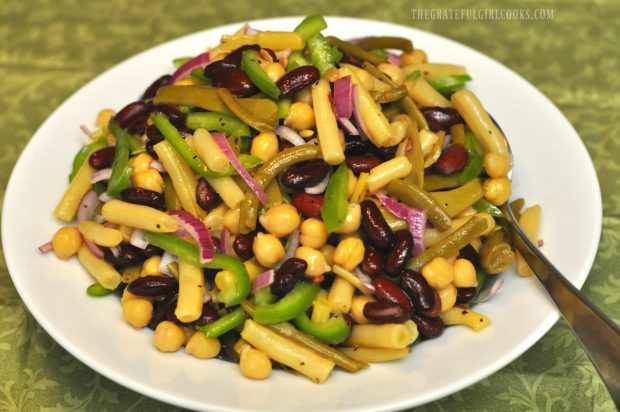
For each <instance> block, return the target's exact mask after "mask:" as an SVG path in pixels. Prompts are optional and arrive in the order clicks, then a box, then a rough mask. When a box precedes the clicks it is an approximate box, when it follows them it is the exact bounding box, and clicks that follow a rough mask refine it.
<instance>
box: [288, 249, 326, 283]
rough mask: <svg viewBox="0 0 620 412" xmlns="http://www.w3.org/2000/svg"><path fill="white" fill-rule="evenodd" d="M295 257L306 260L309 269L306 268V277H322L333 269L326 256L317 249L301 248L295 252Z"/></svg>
mask: <svg viewBox="0 0 620 412" xmlns="http://www.w3.org/2000/svg"><path fill="white" fill-rule="evenodd" d="M295 257H296V258H299V259H301V260H304V261H305V262H306V264H307V265H308V267H307V268H306V275H308V276H321V275H322V274H323V273H325V272H328V271H329V270H331V267H330V266H329V265H328V264H327V261H326V260H325V256H323V254H322V253H321V252H319V251H318V250H316V249H312V248H311V247H308V246H300V247H298V248H297V250H296V251H295Z"/></svg>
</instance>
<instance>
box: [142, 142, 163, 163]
mask: <svg viewBox="0 0 620 412" xmlns="http://www.w3.org/2000/svg"><path fill="white" fill-rule="evenodd" d="M157 143H159V142H153V141H152V140H147V141H146V143H145V144H144V150H146V152H147V153H148V154H149V156H151V157H152V158H153V159H154V160H158V159H159V156H157V152H156V151H155V149H154V148H153V146H155V145H156V144H157Z"/></svg>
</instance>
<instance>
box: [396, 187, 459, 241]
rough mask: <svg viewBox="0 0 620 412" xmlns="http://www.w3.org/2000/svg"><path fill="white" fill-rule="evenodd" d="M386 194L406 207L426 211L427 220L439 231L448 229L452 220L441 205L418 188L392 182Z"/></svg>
mask: <svg viewBox="0 0 620 412" xmlns="http://www.w3.org/2000/svg"><path fill="white" fill-rule="evenodd" d="M388 194H389V195H390V196H394V197H397V198H399V199H400V200H401V201H402V202H403V203H405V204H406V205H408V206H413V207H417V208H419V209H423V210H425V211H426V214H427V216H428V220H429V221H430V222H431V223H432V224H433V225H434V226H435V227H436V228H437V229H439V230H440V231H442V232H443V231H445V230H448V229H450V226H452V219H450V216H448V214H447V213H446V212H445V211H444V209H443V208H442V207H441V205H440V204H439V203H438V202H437V201H436V200H435V199H433V197H432V196H431V195H430V194H429V193H428V192H426V191H425V190H424V189H421V188H420V186H418V185H416V184H414V183H410V182H405V181H403V180H400V179H397V180H394V181H393V182H392V183H390V185H389V186H388Z"/></svg>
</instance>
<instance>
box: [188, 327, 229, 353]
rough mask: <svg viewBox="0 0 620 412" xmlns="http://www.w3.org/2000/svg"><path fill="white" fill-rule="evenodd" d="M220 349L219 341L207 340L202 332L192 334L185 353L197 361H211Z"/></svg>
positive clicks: (214, 339)
mask: <svg viewBox="0 0 620 412" xmlns="http://www.w3.org/2000/svg"><path fill="white" fill-rule="evenodd" d="M221 349H222V345H221V344H220V341H219V340H217V339H216V338H207V337H206V336H205V334H204V333H202V332H194V334H193V335H192V337H191V338H189V341H188V342H187V345H185V352H187V353H188V354H190V355H192V356H195V357H197V358H198V359H211V358H214V357H216V356H217V354H218V353H220V350H221Z"/></svg>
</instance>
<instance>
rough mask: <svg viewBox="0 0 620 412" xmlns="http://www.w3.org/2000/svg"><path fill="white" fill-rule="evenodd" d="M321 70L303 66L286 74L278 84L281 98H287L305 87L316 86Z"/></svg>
mask: <svg viewBox="0 0 620 412" xmlns="http://www.w3.org/2000/svg"><path fill="white" fill-rule="evenodd" d="M320 76H321V75H320V73H319V69H317V68H316V67H314V66H301V67H298V68H296V69H293V70H291V71H290V72H288V73H286V74H285V75H284V76H282V77H281V78H280V80H278V81H277V82H276V86H278V88H279V89H280V97H281V98H283V99H284V98H287V97H290V96H292V95H293V94H295V93H297V92H298V91H300V90H301V89H303V88H304V87H307V86H310V85H312V84H314V83H315V82H316V81H317V80H319V77H320Z"/></svg>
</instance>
